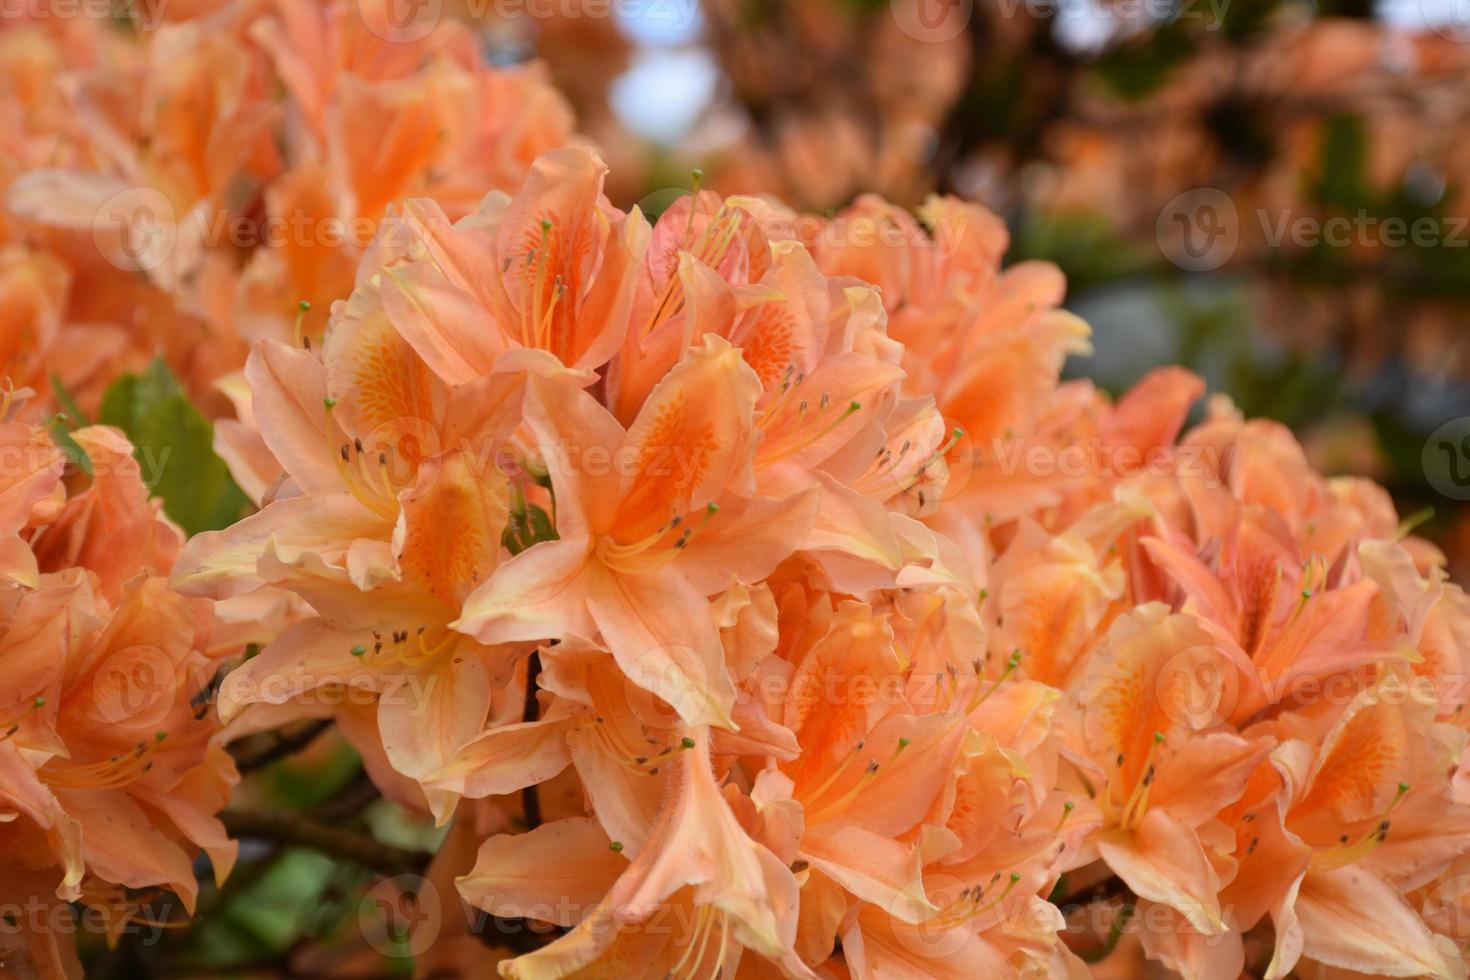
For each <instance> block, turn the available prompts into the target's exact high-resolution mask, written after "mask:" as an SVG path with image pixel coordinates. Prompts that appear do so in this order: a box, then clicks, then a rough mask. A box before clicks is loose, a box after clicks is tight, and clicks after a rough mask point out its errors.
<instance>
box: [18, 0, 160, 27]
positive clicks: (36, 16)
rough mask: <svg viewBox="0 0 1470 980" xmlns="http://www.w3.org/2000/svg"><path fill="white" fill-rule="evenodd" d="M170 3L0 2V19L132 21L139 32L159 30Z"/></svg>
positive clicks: (148, 0) (136, 0) (104, 0)
mask: <svg viewBox="0 0 1470 980" xmlns="http://www.w3.org/2000/svg"><path fill="white" fill-rule="evenodd" d="M168 4H169V0H0V20H6V21H28V20H29V21H47V20H111V21H129V22H131V23H132V24H133V25H134V26H135V27H137V28H138V30H140V31H152V30H156V29H157V28H158V27H159V25H161V24H162V23H163V22H164V20H165V15H166V13H167V11H168Z"/></svg>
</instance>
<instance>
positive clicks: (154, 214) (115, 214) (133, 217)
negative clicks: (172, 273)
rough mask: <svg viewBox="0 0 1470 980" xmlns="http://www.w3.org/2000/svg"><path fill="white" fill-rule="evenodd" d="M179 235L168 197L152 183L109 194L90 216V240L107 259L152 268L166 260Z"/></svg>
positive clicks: (130, 268) (135, 267)
mask: <svg viewBox="0 0 1470 980" xmlns="http://www.w3.org/2000/svg"><path fill="white" fill-rule="evenodd" d="M177 237H178V233H177V229H176V216H175V215H174V209H173V205H172V204H170V203H169V200H168V198H166V197H164V196H163V194H161V193H160V192H159V191H156V190H154V189H153V188H152V187H130V188H128V189H127V190H124V191H119V192H118V193H116V194H114V195H112V197H110V198H108V199H107V201H106V202H104V203H103V205H102V207H101V208H99V209H98V210H97V214H96V216H95V217H94V218H93V219H92V241H93V242H95V243H96V245H97V250H98V252H100V253H101V255H102V257H103V258H104V259H106V260H107V261H108V262H110V263H112V264H113V265H115V266H117V267H118V268H119V269H125V270H127V271H130V272H152V271H153V270H155V269H157V268H159V267H160V266H162V265H163V264H164V263H165V262H167V261H168V258H169V256H170V255H172V254H173V251H174V244H175V241H176V239H177Z"/></svg>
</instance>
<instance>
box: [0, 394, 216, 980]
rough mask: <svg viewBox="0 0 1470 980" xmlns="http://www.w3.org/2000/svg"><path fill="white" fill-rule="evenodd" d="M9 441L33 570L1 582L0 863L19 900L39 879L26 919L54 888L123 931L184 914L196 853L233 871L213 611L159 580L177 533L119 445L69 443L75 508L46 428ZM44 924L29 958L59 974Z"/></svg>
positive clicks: (10, 498) (63, 971) (3, 492)
mask: <svg viewBox="0 0 1470 980" xmlns="http://www.w3.org/2000/svg"><path fill="white" fill-rule="evenodd" d="M3 429H4V431H5V432H6V433H7V436H6V438H7V439H9V440H10V442H9V448H11V449H12V450H25V453H24V454H20V453H17V454H12V455H10V456H8V457H7V459H8V460H9V461H10V462H11V463H13V462H14V461H16V460H18V459H19V460H22V461H23V462H24V464H25V465H23V466H22V467H21V468H19V469H17V470H16V471H15V472H12V473H8V474H6V482H5V484H4V485H3V486H0V500H4V501H5V502H6V513H7V514H8V515H9V516H8V518H7V520H9V521H10V526H11V527H12V528H15V527H16V525H17V523H18V524H19V530H23V531H24V532H25V535H26V536H25V537H24V538H19V537H18V538H17V541H18V542H19V545H20V547H21V548H24V549H26V552H25V557H26V559H27V560H25V561H19V559H13V560H14V561H16V562H17V563H18V564H20V565H22V566H24V567H23V568H22V569H21V573H20V574H17V575H13V578H14V579H15V581H16V584H13V585H9V586H8V587H0V664H3V666H4V671H5V676H6V684H5V686H4V690H3V692H0V723H3V726H4V727H3V730H0V769H3V772H4V777H3V779H0V797H3V800H4V809H5V810H6V811H7V822H5V823H4V825H3V827H4V829H3V831H0V838H3V839H0V864H3V865H4V866H5V868H6V869H7V870H6V876H7V880H8V881H9V882H11V883H12V887H13V888H22V889H23V888H31V889H39V888H41V887H42V886H43V885H44V888H45V891H44V892H43V891H33V892H32V893H31V894H29V895H23V898H24V902H23V903H22V904H21V906H20V907H21V908H23V909H27V910H33V909H34V908H35V907H36V905H35V903H41V905H42V906H48V905H49V903H50V902H51V901H52V900H51V899H50V897H49V893H54V894H55V896H56V897H57V898H59V899H62V900H76V899H81V900H82V901H84V902H86V903H88V904H93V905H97V906H98V907H99V908H101V909H102V911H103V912H104V913H105V914H106V916H107V917H108V921H109V929H116V928H120V927H121V926H122V925H125V924H126V921H127V919H128V918H129V917H131V916H132V915H135V914H138V912H139V909H140V908H141V905H142V904H146V902H147V899H146V898H145V897H142V896H147V895H150V894H154V895H156V894H157V893H158V891H159V890H160V889H167V890H169V891H172V892H174V893H175V894H177V895H178V896H179V897H180V898H181V899H182V900H183V903H184V905H185V907H186V908H189V909H192V908H193V905H194V901H195V897H196V893H197V889H198V885H197V882H196V881H195V877H194V871H193V858H194V855H195V854H196V853H197V851H198V850H199V849H201V848H202V849H203V850H205V851H206V852H208V854H209V855H210V858H211V861H212V863H213V864H214V869H215V874H216V878H217V879H218V880H223V878H224V877H225V876H226V875H227V874H228V873H229V870H230V867H231V865H232V864H233V862H234V859H235V844H234V842H232V841H230V840H228V839H227V837H226V836H225V832H224V828H223V826H222V825H221V824H220V822H219V821H218V820H217V819H216V818H215V816H214V814H215V813H216V812H217V811H218V810H219V809H220V808H221V807H223V805H224V803H225V801H226V800H227V799H228V797H229V793H230V789H231V787H232V786H233V784H234V782H235V780H236V774H235V769H234V765H233V763H232V762H231V761H230V758H229V756H228V755H227V754H226V753H225V752H224V750H223V749H222V748H221V747H220V746H219V745H217V744H216V743H215V742H214V736H215V735H216V734H217V732H218V724H217V720H216V719H215V717H214V713H213V711H212V709H211V707H210V705H209V703H208V700H209V692H210V687H211V684H212V680H213V676H214V673H215V664H214V663H213V662H212V661H211V660H210V658H209V657H208V656H206V654H205V652H204V651H205V650H207V649H208V647H209V633H210V628H211V623H212V609H211V605H210V603H208V602H205V601H203V600H191V599H188V598H185V597H184V596H182V595H179V594H178V593H176V592H173V591H171V590H170V589H169V588H168V586H167V583H166V581H165V579H163V578H161V577H159V576H158V575H157V574H155V573H159V572H167V571H168V567H169V565H170V563H171V562H172V558H173V555H174V553H175V550H176V549H177V546H178V537H179V535H178V531H177V529H176V528H174V527H173V525H172V524H170V523H168V522H167V521H166V520H165V519H164V518H162V517H161V516H160V514H159V512H158V505H157V503H156V502H149V501H148V499H147V493H146V491H145V490H144V488H143V485H142V483H141V481H140V479H139V467H138V464H137V463H136V462H135V461H134V460H133V458H132V447H131V446H129V445H128V443H127V442H126V440H125V439H123V438H122V436H121V435H120V434H119V433H117V432H115V431H114V430H110V429H104V428H96V427H94V428H83V429H78V430H76V431H74V432H73V433H72V438H73V440H74V441H75V443H76V445H77V446H78V447H80V448H81V449H82V451H84V452H85V453H86V454H87V457H88V465H89V467H90V469H91V473H92V476H91V479H90V483H89V485H87V486H86V488H85V489H82V490H80V491H79V492H78V491H74V492H73V493H72V494H71V495H70V496H69V497H68V495H67V493H66V489H65V487H64V485H63V484H62V483H61V482H60V477H61V465H60V462H61V456H60V454H59V453H58V452H57V451H56V450H55V449H54V448H52V447H50V444H49V440H48V439H47V437H46V436H45V435H44V433H43V432H42V430H40V429H37V428H33V427H29V426H26V425H24V424H22V423H19V422H7V423H4V425H3ZM69 482H70V481H69ZM12 533H15V532H14V531H12ZM12 550H13V549H12ZM37 921H44V922H55V921H58V920H56V919H55V918H54V917H53V914H52V913H47V915H43V916H40V917H39V919H38V918H37V916H36V915H34V914H33V913H32V912H27V913H26V915H25V921H24V922H22V923H20V924H19V929H20V932H19V935H20V936H21V938H22V940H23V942H24V945H25V947H26V953H25V956H26V957H27V958H29V960H30V961H31V962H32V964H33V965H34V966H36V967H37V969H39V970H40V971H41V972H43V973H44V974H45V975H48V976H62V975H67V974H68V973H69V972H70V971H71V969H72V967H71V966H68V964H69V963H71V964H73V965H74V957H73V956H72V954H71V953H70V952H69V951H68V950H67V949H66V948H65V946H64V944H63V943H62V942H60V941H59V939H58V937H56V936H52V935H48V934H47V933H46V932H45V931H44V930H42V931H39V932H38V931H36V928H37V927H36V922H37ZM14 935H16V933H12V936H14Z"/></svg>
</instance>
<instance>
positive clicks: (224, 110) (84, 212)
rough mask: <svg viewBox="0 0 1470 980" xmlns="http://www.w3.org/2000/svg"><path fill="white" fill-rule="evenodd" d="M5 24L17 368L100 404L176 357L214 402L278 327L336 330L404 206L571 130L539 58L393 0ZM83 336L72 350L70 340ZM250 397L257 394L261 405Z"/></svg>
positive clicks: (458, 191) (3, 170)
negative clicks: (489, 61)
mask: <svg viewBox="0 0 1470 980" xmlns="http://www.w3.org/2000/svg"><path fill="white" fill-rule="evenodd" d="M35 6H36V9H35V10H34V11H30V8H29V7H28V8H27V10H28V11H30V12H31V13H32V16H30V17H24V16H20V17H14V18H12V17H11V16H9V15H8V14H7V17H6V20H5V22H4V24H3V27H0V118H3V119H4V120H5V135H4V137H3V140H4V152H3V153H0V195H3V200H4V205H5V207H4V214H3V217H0V299H3V302H0V310H3V312H0V317H3V324H4V329H5V338H4V343H3V344H0V373H3V374H4V375H5V376H8V377H10V378H11V379H12V380H13V382H14V384H15V385H17V386H20V385H29V386H30V387H31V388H33V389H34V390H35V391H36V392H37V396H36V397H35V398H33V399H32V401H31V410H32V412H33V413H34V412H40V411H44V410H46V409H48V408H51V407H53V405H52V403H51V401H52V400H51V395H52V391H53V388H52V384H51V383H50V378H51V376H52V375H55V377H56V379H57V381H58V382H60V383H61V384H62V385H64V387H65V389H66V390H67V391H68V392H69V393H70V394H71V397H72V398H73V399H74V400H75V402H76V404H78V405H80V406H81V407H82V408H83V409H84V410H86V411H91V410H93V409H94V408H95V407H96V405H97V402H98V400H99V399H100V397H101V395H102V392H103V391H104V390H105V388H106V386H107V384H108V382H109V381H111V380H112V378H113V377H115V376H116V374H117V373H118V372H119V371H120V370H122V369H125V368H130V367H134V368H135V367H138V366H141V365H142V364H146V363H147V362H148V361H149V360H151V359H152V358H153V357H154V356H156V355H159V354H161V355H163V356H164V357H165V359H166V360H167V362H168V364H169V366H170V368H171V369H172V370H173V372H174V373H175V374H176V375H177V376H178V377H179V378H181V379H182V380H183V381H184V383H185V384H186V386H187V387H188V388H189V390H190V391H191V392H192V393H193V394H194V396H195V398H196V399H197V400H199V401H200V402H201V407H202V408H203V409H204V410H205V411H206V413H207V414H208V415H210V416H211V417H216V416H224V417H226V418H228V416H230V415H231V414H233V411H232V405H231V402H230V401H229V400H228V399H229V398H230V397H232V396H234V395H235V393H236V392H237V390H238V389H240V387H241V385H239V384H238V379H237V378H236V373H237V372H238V371H239V369H240V368H241V367H242V366H243V364H244V360H245V356H246V354H247V353H248V351H249V347H250V344H251V343H253V342H254V340H256V339H257V338H260V337H272V338H276V339H285V340H291V339H293V338H294V339H295V341H296V342H297V343H301V342H302V341H303V340H305V339H308V338H310V339H316V338H319V337H320V336H321V331H322V329H323V327H324V326H325V324H326V320H327V315H328V312H329V309H330V306H331V303H332V301H333V300H335V299H337V298H340V297H343V296H346V295H347V293H348V292H349V291H350V290H351V287H352V281H353V275H354V270H355V269H356V267H357V264H358V261H359V257H360V256H361V253H362V249H363V247H364V245H365V244H366V243H367V242H368V241H369V240H370V239H371V238H372V237H373V236H374V234H375V233H376V231H377V226H378V222H379V220H380V219H381V218H382V217H383V215H384V213H385V212H386V211H387V210H389V208H390V206H391V205H392V202H394V201H397V200H399V199H401V198H403V197H407V196H427V197H432V198H433V199H435V200H437V201H439V202H440V203H441V204H442V205H443V206H444V207H445V208H446V209H447V210H448V211H449V212H450V213H452V214H454V215H456V216H458V215H460V214H463V213H465V212H467V211H470V210H473V208H474V206H475V204H476V203H477V202H478V201H479V199H480V198H481V197H482V196H483V195H484V194H485V193H486V192H487V191H489V190H491V189H493V188H497V187H504V188H507V189H508V188H512V187H514V186H515V185H516V184H517V183H518V182H519V180H520V178H521V177H522V175H523V174H524V173H525V169H526V167H527V165H528V164H529V163H530V161H531V160H532V159H533V158H534V157H535V155H536V154H537V153H539V152H542V151H543V150H546V149H549V148H551V147H554V146H558V145H561V144H563V143H565V142H567V140H568V139H569V138H570V136H571V131H572V119H571V112H570V109H569V108H568V107H567V105H566V103H565V101H564V100H563V99H562V97H561V95H560V94H559V93H557V92H556V91H555V90H554V89H552V88H551V87H550V86H549V85H548V84H547V83H546V81H545V80H544V78H543V73H542V71H541V69H540V67H539V66H538V65H534V64H533V65H528V66H524V67H515V68H496V67H491V66H488V65H486V64H484V62H483V60H482V58H481V56H480V54H479V51H478V48H477V41H476V38H475V35H474V34H473V32H472V31H471V30H470V29H469V28H468V27H467V26H466V25H465V24H464V23H463V22H461V21H458V20H456V19H453V18H444V19H443V20H442V21H437V22H435V23H433V24H432V25H426V26H425V28H424V29H422V30H414V31H411V32H405V31H404V30H403V29H402V28H401V27H398V26H396V22H395V21H394V20H393V19H392V7H391V5H390V4H388V3H379V2H374V0H360V2H359V0H339V2H332V3H319V2H316V0H270V2H254V0H251V2H240V3H220V2H211V0H204V2H200V3H183V2H178V3H174V2H168V3H160V4H157V5H156V8H155V7H154V6H153V5H148V4H143V5H139V6H138V7H136V8H134V7H132V6H131V5H127V4H124V5H122V6H123V7H124V8H127V10H126V11H125V12H126V13H130V15H131V18H132V20H138V19H139V18H140V17H141V18H142V19H143V23H142V24H141V26H139V25H133V26H131V27H130V26H129V25H130V23H131V21H129V22H125V23H123V24H121V25H120V24H119V23H117V22H116V21H115V20H114V19H113V18H111V17H88V16H76V14H75V12H73V13H72V16H63V14H65V13H66V12H67V11H68V10H70V9H71V8H69V7H67V6H66V5H65V4H58V5H55V9H53V7H52V5H50V4H38V5H35ZM63 354H64V356H63ZM241 410H242V411H244V410H245V409H241Z"/></svg>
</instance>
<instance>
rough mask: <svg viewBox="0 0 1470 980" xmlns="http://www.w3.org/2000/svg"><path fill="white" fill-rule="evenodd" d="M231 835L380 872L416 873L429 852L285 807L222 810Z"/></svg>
mask: <svg viewBox="0 0 1470 980" xmlns="http://www.w3.org/2000/svg"><path fill="white" fill-rule="evenodd" d="M220 819H221V820H222V821H224V825H225V829H226V830H227V831H229V833H230V836H232V837H246V838H253V839H255V840H261V841H268V842H270V843H273V844H282V845H288V846H292V847H305V848H309V849H311V850H314V851H320V852H321V853H323V854H325V855H327V856H329V857H334V858H337V859H339V860H342V861H348V862H351V863H352V864H356V865H357V866H359V867H362V868H367V869H368V870H370V871H377V872H379V873H381V874H384V875H400V874H417V873H419V872H421V871H422V870H423V869H424V867H425V866H426V865H427V864H428V863H429V857H430V855H428V854H424V853H420V852H417V851H407V850H404V849H402V848H398V847H392V846H390V845H388V844H381V843H379V842H378V841H375V840H373V839H372V838H371V837H368V836H366V835H365V834H361V833H358V832H356V831H352V830H344V829H343V828H341V827H336V826H331V825H328V824H323V823H318V822H317V821H316V820H314V819H312V818H311V817H308V816H306V815H305V814H301V813H295V812H291V811H286V810H226V811H225V812H223V813H221V814H220Z"/></svg>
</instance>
